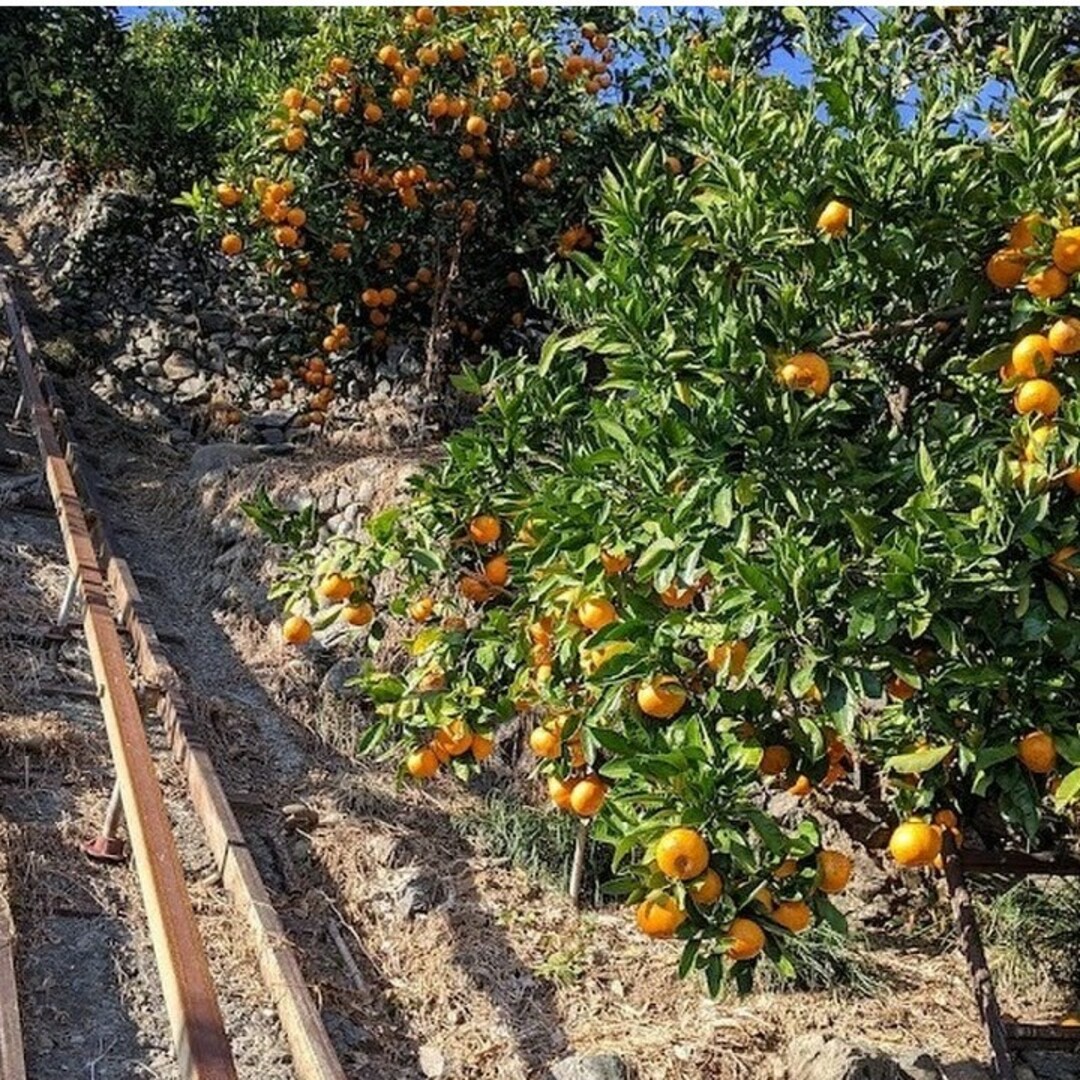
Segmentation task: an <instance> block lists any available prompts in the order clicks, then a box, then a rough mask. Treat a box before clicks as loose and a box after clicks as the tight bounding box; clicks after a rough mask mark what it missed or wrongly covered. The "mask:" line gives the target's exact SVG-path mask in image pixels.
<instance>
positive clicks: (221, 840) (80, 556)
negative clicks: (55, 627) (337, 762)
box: [0, 278, 345, 1080]
mask: <svg viewBox="0 0 1080 1080" xmlns="http://www.w3.org/2000/svg"><path fill="white" fill-rule="evenodd" d="M0 304H2V306H3V308H4V313H5V316H6V319H7V325H8V330H9V334H10V337H11V339H12V343H13V350H14V356H15V362H16V369H17V371H18V375H19V380H20V386H21V389H22V393H23V400H24V405H25V407H26V408H27V409H28V411H29V415H30V420H31V424H32V426H33V430H34V435H35V438H36V439H37V443H38V447H39V450H40V452H41V456H42V459H43V461H44V463H45V472H46V478H47V481H48V485H49V490H50V492H51V494H52V498H53V502H54V504H55V506H56V512H57V517H58V520H59V523H60V528H61V532H62V534H63V538H64V545H65V548H66V550H67V554H68V560H69V563H70V566H71V570H72V572H73V573H75V574H76V575H77V577H78V581H79V587H80V592H81V595H82V598H83V603H84V611H85V619H84V631H85V636H86V645H87V648H88V650H89V652H90V656H91V660H92V663H93V668H94V675H95V679H96V680H97V682H98V686H99V691H100V696H101V700H102V709H103V712H104V714H105V719H106V727H107V731H108V736H109V744H110V748H111V751H112V755H113V759H114V762H115V765H116V771H117V778H118V781H119V783H120V787H121V798H122V802H123V808H124V814H125V818H126V821H127V825H128V832H129V835H130V839H131V846H132V851H133V854H134V858H135V865H136V869H137V871H138V875H139V881H140V888H141V890H142V894H143V901H144V904H145V907H146V911H147V918H148V922H149V926H150V936H151V941H152V943H153V946H154V953H155V958H156V961H157V966H158V970H159V973H160V977H161V984H162V989H163V991H164V996H165V1001H166V1007H167V1010H168V1013H169V1020H170V1024H171V1027H172V1032H173V1038H174V1043H175V1046H176V1052H177V1058H178V1061H179V1064H180V1072H181V1075H182V1076H184V1077H185V1078H192V1080H230V1078H234V1077H235V1076H236V1070H235V1066H234V1064H233V1059H232V1053H231V1050H230V1048H229V1043H228V1039H227V1037H226V1034H225V1031H224V1025H223V1021H222V1017H221V1012H220V1009H219V1006H218V1002H217V996H216V992H215V989H214V986H213V982H212V979H211V976H210V972H209V966H208V964H207V960H206V954H205V950H204V948H203V943H202V941H201V939H200V937H199V934H198V929H197V927H196V925H195V921H194V915H193V912H192V909H191V903H190V899H189V897H188V893H187V889H186V885H185V882H184V878H183V871H182V868H181V866H180V862H179V857H178V855H177V852H176V847H175V841H174V838H173V835H172V831H171V827H170V824H169V821H168V817H167V815H166V812H165V807H164V801H163V799H162V794H161V789H160V787H159V785H158V782H157V777H156V773H155V770H154V763H153V759H152V757H151V755H150V751H149V747H148V745H147V742H146V736H145V731H144V728H143V720H142V715H141V712H140V707H139V703H138V699H137V697H136V693H135V690H134V687H133V686H132V683H131V678H130V676H129V673H128V666H127V657H126V655H125V653H124V651H123V645H122V642H121V639H120V635H119V632H118V627H117V622H118V621H119V622H121V623H122V625H123V627H124V629H125V630H126V631H127V634H128V635H129V636H130V639H131V642H132V645H133V651H134V654H135V662H136V665H137V667H138V670H139V673H140V676H141V678H142V679H143V681H144V683H145V684H146V687H147V688H149V690H150V691H151V696H153V697H154V698H155V699H156V702H157V707H158V711H159V713H160V715H161V717H162V719H163V722H164V725H165V729H166V732H167V734H168V737H169V741H170V747H171V749H172V753H173V757H174V758H175V760H176V761H177V762H178V763H179V764H180V766H181V767H182V769H183V772H184V776H185V779H186V781H187V785H188V791H189V794H190V797H191V801H192V804H193V806H194V808H195V810H196V812H197V813H198V816H199V819H200V821H201V823H202V826H203V829H204V831H205V833H206V838H207V841H208V844H209V847H210V850H211V852H212V853H213V857H214V859H215V862H216V864H217V867H218V870H219V873H220V874H221V877H222V880H223V882H224V884H225V886H226V887H227V888H228V890H229V892H230V894H231V896H232V898H233V901H234V903H235V905H236V907H237V908H238V909H239V911H240V912H241V914H242V915H243V916H244V919H245V921H246V923H247V925H248V928H249V930H250V933H251V936H252V939H253V943H254V945H255V948H256V952H257V955H258V958H259V966H260V971H261V974H262V978H263V981H264V983H265V985H266V987H267V989H268V991H269V993H270V996H271V998H272V1000H273V1002H274V1005H275V1007H276V1008H277V1011H278V1015H279V1017H280V1019H281V1023H282V1028H283V1030H284V1032H285V1036H286V1039H287V1040H288V1044H289V1049H290V1051H291V1052H292V1056H293V1063H292V1064H293V1068H294V1070H295V1073H296V1075H297V1077H298V1078H299V1080H344V1078H345V1074H344V1071H343V1069H342V1067H341V1064H340V1062H339V1061H338V1059H337V1057H336V1055H335V1053H334V1050H333V1046H332V1044H331V1041H330V1038H329V1036H328V1035H327V1032H326V1029H325V1027H324V1025H323V1023H322V1019H321V1017H320V1015H319V1012H318V1009H317V1008H316V1006H315V1003H314V1001H313V999H312V997H311V994H310V992H309V991H308V988H307V986H306V985H305V983H304V980H303V976H302V974H301V971H300V968H299V965H298V963H297V961H296V957H295V954H294V952H293V949H292V947H291V945H290V944H289V942H288V940H287V939H286V936H285V931H284V928H283V926H282V924H281V921H280V919H279V917H278V915H277V912H276V911H275V910H274V908H273V906H272V904H271V902H270V897H269V895H268V893H267V891H266V888H265V886H264V884H263V882H262V880H261V878H260V876H259V873H258V869H257V867H256V865H255V861H254V859H253V858H252V855H251V852H250V850H249V849H248V847H247V845H246V843H245V840H244V836H243V833H242V831H241V829H240V826H239V824H238V822H237V820H236V816H235V814H234V813H233V811H232V808H231V806H230V805H229V802H228V799H227V797H226V794H225V791H224V788H223V787H222V784H221V781H220V779H219V777H218V775H217V772H216V770H215V768H214V765H213V762H212V761H211V759H210V756H209V754H208V752H207V750H206V748H205V746H203V745H202V744H201V743H200V741H199V740H198V738H197V736H195V735H194V734H193V732H192V728H191V717H190V711H189V709H188V706H187V703H186V701H185V700H184V696H183V693H182V689H181V684H180V679H179V677H178V676H177V674H176V671H175V670H174V668H173V667H172V665H171V664H170V663H169V660H168V658H167V657H166V655H165V653H164V650H163V649H162V646H161V643H160V641H159V639H158V636H157V634H156V633H155V631H154V628H153V626H152V624H151V623H150V620H149V618H148V615H147V613H146V611H145V605H144V604H143V602H142V598H141V597H140V595H139V590H138V587H137V586H136V584H135V581H134V579H133V577H132V575H131V572H130V570H129V568H128V565H127V563H126V561H125V560H124V559H123V558H121V557H120V556H119V555H118V554H117V550H116V545H115V541H114V540H113V538H112V537H111V536H110V534H109V530H108V527H107V524H106V522H105V518H104V516H103V514H102V512H101V507H100V505H99V504H98V501H97V498H96V495H95V493H94V491H93V485H92V480H91V479H90V477H89V474H88V471H87V470H86V469H85V467H83V466H82V465H81V464H80V461H79V456H78V452H77V448H76V446H75V444H74V442H73V441H72V440H71V438H70V433H69V431H68V430H67V423H66V418H65V416H64V414H63V411H62V409H60V408H59V406H58V402H57V401H56V399H55V395H53V394H52V393H51V389H50V386H49V382H48V378H47V377H46V376H45V375H44V374H43V372H41V371H40V370H38V368H37V367H36V366H35V358H36V346H35V343H34V340H33V337H32V335H31V333H30V331H29V329H28V328H27V327H26V325H25V322H24V321H23V320H22V318H21V317H20V314H19V311H18V308H17V306H16V304H15V302H14V300H13V298H12V296H11V294H10V292H9V291H8V290H7V287H6V285H5V283H4V281H3V279H2V278H0ZM106 581H107V585H108V588H106ZM110 591H111V597H110V595H109V592H110ZM114 609H115V611H114ZM0 914H2V912H0ZM3 931H4V926H3V924H2V920H0V1077H2V1078H3V1080H24V1077H23V1074H22V1073H20V1072H18V1071H15V1067H14V1066H11V1068H10V1071H9V1064H8V1062H9V1057H10V1060H11V1061H13V1062H14V1061H17V1062H18V1063H19V1067H20V1068H21V1062H22V1049H21V1042H20V1041H19V1039H18V1013H17V1006H15V1007H14V1008H13V1009H12V1010H11V1012H12V1013H13V1016H14V1022H13V1024H12V1023H11V1022H9V1019H8V1016H9V1010H8V1007H7V1005H8V1001H7V1000H6V999H9V1000H10V1002H11V1003H12V1005H14V1002H15V994H14V974H13V972H12V975H11V984H12V985H11V992H10V994H9V992H8V987H7V985H5V982H4V979H5V970H4V960H5V957H7V958H8V959H10V944H8V945H7V947H6V952H5V940H6V939H5V938H4V934H3ZM9 1029H10V1030H9Z"/></svg>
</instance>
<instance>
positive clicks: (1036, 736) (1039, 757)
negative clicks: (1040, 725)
mask: <svg viewBox="0 0 1080 1080" xmlns="http://www.w3.org/2000/svg"><path fill="white" fill-rule="evenodd" d="M1016 756H1017V757H1018V758H1019V759H1020V761H1021V762H1022V763H1023V764H1024V765H1025V766H1026V767H1027V769H1028V770H1029V771H1030V772H1033V773H1048V772H1050V771H1051V770H1052V769H1053V768H1054V765H1055V764H1056V763H1057V748H1056V747H1055V746H1054V740H1053V738H1052V737H1051V736H1050V735H1048V734H1047V733H1046V732H1045V731H1032V732H1029V733H1028V734H1027V735H1025V736H1024V737H1023V738H1022V739H1021V740H1020V741H1019V742H1018V743H1017V744H1016Z"/></svg>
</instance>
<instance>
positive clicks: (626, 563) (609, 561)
mask: <svg viewBox="0 0 1080 1080" xmlns="http://www.w3.org/2000/svg"><path fill="white" fill-rule="evenodd" d="M600 564H601V565H602V566H603V568H604V573H605V574H607V575H608V577H617V576H618V575H619V574H621V573H623V572H624V571H625V570H628V569H629V568H630V556H629V555H627V554H626V553H625V552H622V551H601V552H600Z"/></svg>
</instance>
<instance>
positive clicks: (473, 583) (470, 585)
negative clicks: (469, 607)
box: [458, 574, 495, 604]
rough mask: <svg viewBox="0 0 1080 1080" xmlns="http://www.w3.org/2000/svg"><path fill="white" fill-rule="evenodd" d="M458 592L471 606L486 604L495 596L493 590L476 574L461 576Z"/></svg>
mask: <svg viewBox="0 0 1080 1080" xmlns="http://www.w3.org/2000/svg"><path fill="white" fill-rule="evenodd" d="M458 592H460V593H461V595H462V596H464V597H465V599H466V600H468V601H469V602H470V603H473V604H486V603H487V602H488V601H489V600H490V599H491V598H492V597H493V596H494V595H495V590H494V589H492V587H491V586H490V585H489V584H488V583H487V581H486V579H485V578H483V577H481V576H480V575H478V574H463V575H462V576H461V580H460V581H459V582H458Z"/></svg>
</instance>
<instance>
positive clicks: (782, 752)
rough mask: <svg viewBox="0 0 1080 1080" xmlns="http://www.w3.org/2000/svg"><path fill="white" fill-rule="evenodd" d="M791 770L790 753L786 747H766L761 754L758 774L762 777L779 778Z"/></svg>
mask: <svg viewBox="0 0 1080 1080" xmlns="http://www.w3.org/2000/svg"><path fill="white" fill-rule="evenodd" d="M790 768H791V751H790V750H789V749H788V748H787V747H786V746H766V747H765V749H764V751H762V754H761V762H760V763H759V764H758V772H759V773H761V775H762V776H779V775H780V774H781V773H782V772H787V770H788V769H790Z"/></svg>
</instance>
